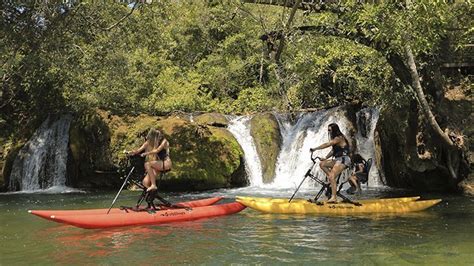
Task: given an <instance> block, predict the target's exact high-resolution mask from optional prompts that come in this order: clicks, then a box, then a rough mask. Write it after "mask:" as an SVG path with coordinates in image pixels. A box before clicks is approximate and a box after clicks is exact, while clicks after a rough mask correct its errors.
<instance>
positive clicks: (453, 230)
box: [0, 188, 474, 265]
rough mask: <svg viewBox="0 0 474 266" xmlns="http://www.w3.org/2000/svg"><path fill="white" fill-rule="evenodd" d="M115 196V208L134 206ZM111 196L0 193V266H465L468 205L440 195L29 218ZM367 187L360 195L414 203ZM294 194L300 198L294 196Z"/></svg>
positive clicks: (473, 202)
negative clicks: (181, 216)
mask: <svg viewBox="0 0 474 266" xmlns="http://www.w3.org/2000/svg"><path fill="white" fill-rule="evenodd" d="M138 193H139V192H133V191H124V192H123V194H122V195H121V196H120V198H119V200H118V201H117V205H126V204H128V205H133V203H134V202H135V201H136V198H137V197H138ZM291 193H292V191H291V190H275V189H272V190H263V189H256V188H242V189H231V190H217V191H211V192H205V193H193V194H187V195H182V194H167V195H166V196H167V197H168V198H169V199H170V200H172V201H184V200H190V199H196V198H203V197H209V196H216V195H221V196H225V197H226V199H225V200H224V202H226V201H232V200H233V198H234V197H235V196H236V195H260V196H269V195H270V196H274V197H278V196H280V197H288V196H290V195H291ZM114 194H115V193H114V192H84V193H66V194H40V193H26V194H25V193H19V194H15V193H10V194H0V212H1V215H0V224H1V227H0V237H1V241H0V264H1V265H31V264H35V265H45V264H48V265H50V264H60V265H64V264H67V265H84V264H102V265H112V264H118V265H124V264H135V265H143V264H211V265H220V264H232V263H235V264H289V263H292V264H294V263H296V264H310V263H318V264H324V265H349V264H350V265H353V264H356V265H357V264H359V265H380V264H381V265H394V264H395V265H406V264H426V265H429V264H435V265H469V264H470V265H472V264H473V263H474V253H473V250H474V199H473V198H468V197H462V196H455V195H439V194H425V195H421V196H422V197H423V198H427V199H431V198H442V199H443V202H442V203H440V204H439V205H437V206H435V207H433V208H431V209H428V210H426V211H423V212H418V213H410V214H400V215H366V216H311V215H307V216H303V215H300V216H293V215H270V214H262V213H259V212H256V211H254V210H251V209H245V210H244V211H242V212H241V213H238V214H234V215H230V216H225V217H218V218H212V219H203V220H198V221H193V222H183V223H175V224H167V225H159V226H158V225H157V226H141V227H140V226H136V227H125V228H114V229H104V230H87V229H80V228H75V227H72V226H67V225H61V224H57V223H54V222H50V221H47V220H43V219H41V218H39V217H36V216H33V215H30V214H28V212H27V210H29V209H85V208H107V207H108V206H109V205H110V203H111V200H112V199H113V197H114ZM413 195H414V193H413V192H410V191H402V190H387V189H381V188H378V189H369V190H366V191H365V192H364V194H363V195H362V198H374V197H398V196H413ZM298 196H299V197H307V198H308V197H309V196H310V194H309V191H307V190H306V191H303V192H301V193H300V194H299V195H298Z"/></svg>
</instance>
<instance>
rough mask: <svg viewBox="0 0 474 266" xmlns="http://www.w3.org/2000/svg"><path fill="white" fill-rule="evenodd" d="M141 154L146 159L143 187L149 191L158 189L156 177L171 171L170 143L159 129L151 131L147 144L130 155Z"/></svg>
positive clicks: (147, 137)
mask: <svg viewBox="0 0 474 266" xmlns="http://www.w3.org/2000/svg"><path fill="white" fill-rule="evenodd" d="M137 154H140V155H141V156H142V157H145V156H146V159H145V170H146V172H147V174H146V176H145V177H144V178H143V185H144V186H145V187H147V191H152V190H156V189H158V188H157V186H156V176H157V175H158V174H159V173H160V172H164V171H169V170H171V166H172V164H171V159H170V156H169V142H168V141H167V140H166V139H165V138H164V136H163V134H162V133H161V132H160V131H159V130H157V129H150V131H149V132H148V135H147V136H146V140H145V143H143V145H142V146H141V147H140V148H138V149H137V150H134V151H132V152H130V155H137Z"/></svg>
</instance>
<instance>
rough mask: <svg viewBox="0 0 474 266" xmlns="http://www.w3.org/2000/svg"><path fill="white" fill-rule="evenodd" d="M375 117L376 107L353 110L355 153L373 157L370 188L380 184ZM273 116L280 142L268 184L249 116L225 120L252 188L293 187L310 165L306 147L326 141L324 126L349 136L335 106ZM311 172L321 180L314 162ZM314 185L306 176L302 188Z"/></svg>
mask: <svg viewBox="0 0 474 266" xmlns="http://www.w3.org/2000/svg"><path fill="white" fill-rule="evenodd" d="M378 117H379V110H378V109H377V108H364V109H361V110H360V111H358V112H357V113H356V118H357V129H358V131H357V132H356V134H355V143H356V144H357V145H356V146H357V150H356V151H355V152H356V153H359V154H361V155H362V157H364V158H365V159H368V158H372V159H373V164H372V167H371V170H370V173H369V182H368V184H369V185H370V186H371V187H374V186H382V184H381V182H380V180H379V175H378V170H377V165H376V162H375V148H374V131H375V127H376V124H377V120H378ZM229 118H230V117H229ZM275 118H276V119H277V121H278V124H279V127H280V132H281V137H282V145H281V149H280V154H279V155H278V158H277V163H276V169H275V178H274V180H273V182H272V183H271V184H263V182H262V168H261V165H260V160H259V156H258V153H257V150H256V148H255V144H254V141H253V138H252V136H251V135H250V119H251V117H249V116H237V117H232V118H230V119H229V120H230V123H229V130H230V132H231V133H232V134H233V135H234V137H235V138H236V139H237V141H238V142H239V144H240V145H241V147H242V149H243V150H244V153H245V167H246V171H247V174H248V176H249V179H250V186H252V187H262V188H270V189H294V188H295V187H296V186H297V185H299V183H300V182H301V180H302V179H303V178H304V175H305V173H306V172H307V170H308V169H309V168H310V167H311V166H312V165H313V162H312V161H311V158H310V155H311V153H310V152H309V149H310V148H312V147H316V146H318V145H320V144H322V143H325V142H327V141H328V140H329V138H328V131H327V128H328V125H329V124H330V123H336V124H338V125H339V128H340V129H341V131H342V133H343V134H344V135H346V136H347V137H349V128H350V127H351V126H352V124H351V122H350V121H349V120H348V119H347V117H346V115H345V114H344V111H343V110H342V109H341V108H337V107H336V108H332V109H329V110H322V111H317V112H312V113H301V114H299V115H297V117H296V118H292V117H291V116H290V115H288V114H275ZM330 151H331V148H326V149H324V150H318V151H316V152H315V154H314V156H319V157H325V156H326V155H327V154H328V153H329V152H330ZM318 162H319V161H318ZM351 171H352V169H349V170H348V171H345V172H344V174H349V173H350V172H351ZM313 173H315V174H316V175H319V176H320V178H321V179H323V178H322V176H323V172H322V170H321V169H320V168H319V164H318V163H317V164H316V165H315V167H314V168H313ZM314 186H315V182H314V181H311V180H309V179H308V180H307V181H306V182H305V183H304V184H303V186H302V188H303V189H305V188H306V189H310V188H312V187H314Z"/></svg>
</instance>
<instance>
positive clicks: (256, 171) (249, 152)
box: [228, 116, 263, 186]
mask: <svg viewBox="0 0 474 266" xmlns="http://www.w3.org/2000/svg"><path fill="white" fill-rule="evenodd" d="M251 118H252V117H250V116H237V117H230V116H229V117H228V119H229V120H230V122H229V126H228V130H229V131H230V132H231V133H232V134H233V135H234V137H235V138H236V139H237V141H238V142H239V144H240V146H241V147H242V149H243V150H244V154H245V170H246V172H247V175H248V178H249V182H250V186H261V185H262V183H263V175H262V166H261V163H260V158H259V157H258V153H257V148H256V146H255V143H254V141H253V138H252V135H251V134H250V119H251Z"/></svg>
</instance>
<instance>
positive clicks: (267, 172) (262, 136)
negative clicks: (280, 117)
mask: <svg viewBox="0 0 474 266" xmlns="http://www.w3.org/2000/svg"><path fill="white" fill-rule="evenodd" d="M250 124H251V126H250V133H251V135H252V137H253V139H254V141H255V146H256V148H257V153H258V155H259V158H260V163H261V165H262V171H263V183H271V182H272V181H273V178H274V177H275V167H276V164H277V159H278V154H279V152H280V146H281V142H282V140H281V134H280V128H279V125H278V121H277V120H276V119H275V117H274V116H273V114H271V113H261V114H256V115H255V116H254V117H253V118H252V120H251V121H250Z"/></svg>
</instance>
